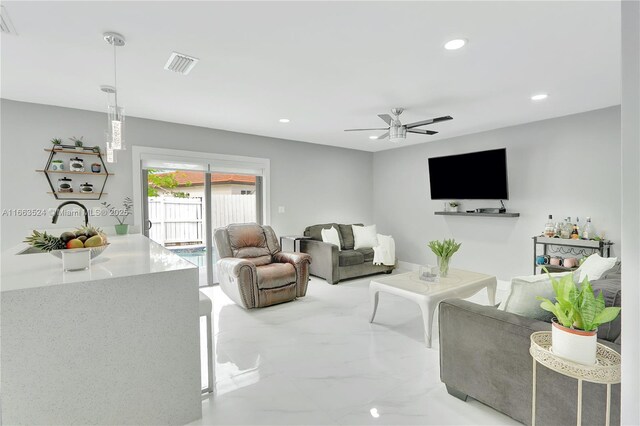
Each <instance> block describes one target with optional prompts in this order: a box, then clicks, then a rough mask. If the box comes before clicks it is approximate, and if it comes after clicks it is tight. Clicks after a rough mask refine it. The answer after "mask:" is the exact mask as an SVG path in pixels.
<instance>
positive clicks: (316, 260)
mask: <svg viewBox="0 0 640 426" xmlns="http://www.w3.org/2000/svg"><path fill="white" fill-rule="evenodd" d="M300 251H301V252H303V253H307V254H309V255H310V256H311V257H312V258H313V262H312V263H311V265H310V268H309V270H310V272H311V275H315V276H317V277H320V278H324V279H325V280H327V282H328V283H329V284H337V283H338V281H339V280H340V277H339V273H338V252H339V249H338V246H336V245H334V244H329V243H325V242H323V241H317V240H301V241H300Z"/></svg>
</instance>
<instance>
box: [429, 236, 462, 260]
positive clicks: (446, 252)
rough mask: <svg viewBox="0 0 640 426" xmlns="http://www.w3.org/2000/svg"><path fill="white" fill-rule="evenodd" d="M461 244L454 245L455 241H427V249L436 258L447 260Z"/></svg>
mask: <svg viewBox="0 0 640 426" xmlns="http://www.w3.org/2000/svg"><path fill="white" fill-rule="evenodd" d="M461 245H462V243H456V240H454V239H450V240H442V241H437V240H433V241H429V248H430V249H431V251H432V252H433V253H434V254H435V255H436V256H438V257H442V258H444V259H449V258H450V257H451V256H453V255H454V254H455V253H456V252H457V251H458V250H459V249H460V246H461Z"/></svg>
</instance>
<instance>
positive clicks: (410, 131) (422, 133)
mask: <svg viewBox="0 0 640 426" xmlns="http://www.w3.org/2000/svg"><path fill="white" fill-rule="evenodd" d="M407 133H417V134H419V135H435V134H436V133H438V132H434V131H433V130H422V129H407Z"/></svg>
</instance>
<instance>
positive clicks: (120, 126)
mask: <svg viewBox="0 0 640 426" xmlns="http://www.w3.org/2000/svg"><path fill="white" fill-rule="evenodd" d="M124 119H125V116H124V108H123V107H118V106H114V105H109V107H108V112H107V120H108V123H107V124H108V126H107V129H108V130H107V132H108V134H109V136H108V139H107V143H111V149H114V150H120V149H125V147H124Z"/></svg>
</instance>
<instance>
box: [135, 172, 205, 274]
mask: <svg viewBox="0 0 640 426" xmlns="http://www.w3.org/2000/svg"><path fill="white" fill-rule="evenodd" d="M207 174H208V173H206V172H203V171H197V170H170V169H146V170H144V173H143V175H146V179H145V183H146V188H145V190H144V197H143V199H144V204H143V208H144V210H145V226H144V231H145V235H147V236H148V237H149V238H150V239H152V240H153V241H155V242H157V243H158V244H161V245H163V246H164V247H165V248H167V249H169V250H171V251H172V252H174V253H175V254H177V255H179V256H181V257H183V258H184V259H186V260H188V261H189V262H191V263H193V264H194V265H196V266H198V269H199V275H200V286H205V285H207V284H208V283H209V280H208V272H207V270H208V268H207V238H206V235H207V226H206V225H207V224H206V197H207V192H206V190H205V186H206V185H205V180H206V177H207Z"/></svg>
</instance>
